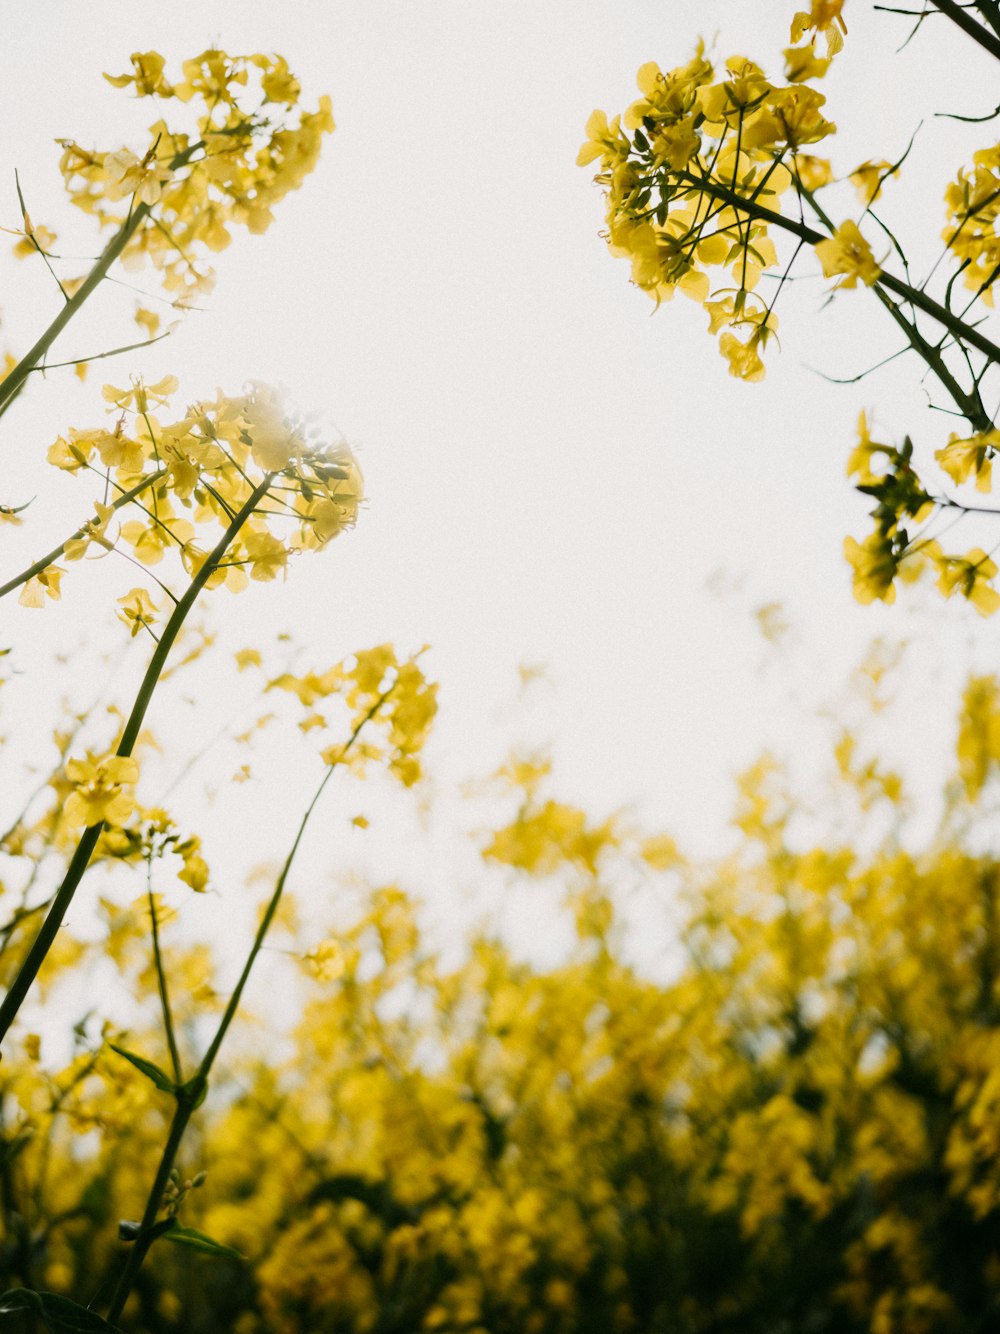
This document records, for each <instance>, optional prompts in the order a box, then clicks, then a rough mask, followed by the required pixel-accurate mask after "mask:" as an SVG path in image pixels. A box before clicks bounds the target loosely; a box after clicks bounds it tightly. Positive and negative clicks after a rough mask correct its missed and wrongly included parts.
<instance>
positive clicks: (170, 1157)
mask: <svg viewBox="0 0 1000 1334" xmlns="http://www.w3.org/2000/svg"><path fill="white" fill-rule="evenodd" d="M198 1102H199V1098H198V1095H197V1092H196V1091H195V1090H194V1089H192V1088H190V1087H189V1086H188V1085H184V1086H183V1087H182V1088H180V1089H178V1091H177V1106H176V1107H175V1108H174V1115H173V1119H172V1120H171V1122H170V1132H169V1134H168V1135H167V1142H166V1144H165V1145H164V1146H163V1153H162V1154H161V1155H160V1165H159V1167H158V1168H157V1170H156V1176H155V1178H154V1179H153V1184H152V1186H151V1188H150V1191H149V1197H148V1198H147V1200H146V1208H145V1210H144V1211H143V1215H142V1221H141V1222H140V1224H139V1235H138V1236H137V1237H136V1239H135V1241H134V1242H133V1244H132V1248H131V1250H130V1251H129V1256H128V1259H127V1260H126V1262H125V1268H124V1269H123V1270H122V1273H121V1277H120V1278H119V1280H118V1286H117V1287H116V1288H115V1295H114V1297H113V1298H112V1299H111V1306H110V1307H109V1309H108V1315H107V1319H108V1322H109V1324H112V1325H113V1324H114V1323H115V1322H116V1321H117V1319H118V1317H119V1316H120V1315H121V1313H122V1311H123V1309H124V1307H125V1303H126V1302H127V1301H128V1298H129V1293H130V1292H131V1291H132V1284H133V1283H134V1282H135V1276H136V1274H138V1272H139V1270H140V1268H141V1267H142V1262H143V1260H145V1258H146V1256H147V1254H148V1253H149V1248H150V1247H151V1246H152V1244H153V1242H154V1241H155V1240H156V1235H157V1234H156V1231H155V1224H156V1215H157V1214H158V1213H159V1212H160V1201H161V1200H162V1199H163V1192H164V1191H165V1190H166V1188H167V1182H168V1181H169V1180H170V1173H171V1171H172V1170H173V1166H174V1161H175V1159H176V1157H177V1151H178V1149H179V1148H180V1146H181V1140H182V1139H183V1138H184V1132H185V1131H186V1130H187V1128H188V1122H189V1121H190V1120H191V1116H192V1114H193V1113H194V1110H195V1108H196V1106H197V1105H198Z"/></svg>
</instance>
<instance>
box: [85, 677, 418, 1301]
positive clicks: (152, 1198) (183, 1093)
mask: <svg viewBox="0 0 1000 1334" xmlns="http://www.w3.org/2000/svg"><path fill="white" fill-rule="evenodd" d="M393 689H394V686H390V687H389V689H388V690H386V691H383V693H382V694H381V695H379V697H378V698H377V699H376V701H375V703H374V704H373V705H372V706H371V708H370V709H369V710H368V711H367V712H366V713H365V714H364V715H363V716H362V717H361V718H360V719H359V720H358V721H357V723H355V725H354V728H353V730H352V732H351V735H350V736H349V737H348V739H347V741H346V742H345V743H344V745H343V747H342V748H341V751H340V754H339V755H338V756H337V759H336V760H335V761H334V762H333V763H332V764H330V765H328V766H327V770H326V773H324V775H323V777H322V779H321V781H320V783H319V786H318V787H317V788H316V791H315V793H314V794H313V798H312V800H311V801H310V803H309V805H308V806H307V807H306V810H305V813H304V814H303V816H302V819H301V820H300V821H299V827H298V830H297V832H296V834H295V838H294V840H293V841H292V846H291V848H290V849H289V852H288V856H287V857H286V858H285V864H284V866H282V868H281V874H280V875H279V876H278V879H277V881H276V882H275V886H274V890H273V892H272V894H271V898H270V900H269V902H268V905H267V908H266V909H265V911H264V915H263V917H262V918H261V921H260V925H259V926H258V928H257V934H256V935H255V936H254V941H253V945H252V946H251V947H250V953H249V954H248V955H247V960H246V963H245V964H244V965H243V971H242V972H241V973H240V977H239V981H238V982H237V983H236V986H235V987H234V989H233V993H232V995H231V996H230V997H229V1003H228V1004H227V1005H226V1009H225V1012H224V1013H223V1015H222V1018H221V1019H220V1020H219V1027H218V1028H217V1029H216V1033H215V1037H214V1038H213V1039H212V1041H211V1043H210V1044H209V1047H208V1050H207V1051H206V1052H205V1055H204V1056H203V1057H202V1060H201V1064H200V1065H199V1066H198V1071H197V1073H196V1074H195V1075H194V1076H193V1077H192V1078H191V1079H189V1080H188V1081H187V1083H185V1084H182V1085H181V1086H180V1087H179V1088H178V1090H177V1093H176V1095H175V1096H176V1098H177V1108H176V1110H175V1111H174V1117H173V1121H172V1122H171V1124H170V1133H169V1135H168V1136H167V1142H166V1144H165V1145H164V1148H163V1153H162V1155H161V1157H160V1165H159V1167H158V1168H157V1172H156V1177H155V1179H154V1181H153V1185H152V1187H151V1189H150V1192H149V1196H148V1198H147V1200H146V1208H145V1212H144V1213H143V1216H142V1222H141V1223H140V1225H139V1235H138V1237H137V1239H136V1241H135V1243H134V1245H133V1247H132V1250H131V1251H130V1252H129V1257H128V1260H127V1261H126V1262H125V1268H124V1269H123V1270H122V1274H121V1278H119V1280H118V1285H117V1287H116V1289H115V1295H114V1298H113V1300H112V1303H111V1307H110V1309H109V1311H108V1316H107V1318H108V1320H109V1321H110V1322H111V1323H112V1324H113V1323H114V1322H115V1320H117V1319H118V1317H119V1316H120V1315H121V1313H122V1310H123V1308H124V1306H125V1303H126V1302H127V1301H128V1298H129V1293H130V1292H131V1291H132V1286H133V1284H134V1283H135V1279H136V1275H137V1274H138V1272H139V1269H140V1268H141V1266H142V1262H143V1260H144V1259H145V1258H146V1255H147V1254H148V1252H149V1248H150V1247H151V1246H152V1244H153V1242H154V1241H155V1240H156V1238H157V1235H158V1234H157V1232H156V1216H157V1214H158V1213H159V1212H160V1206H161V1203H162V1200H163V1192H164V1191H165V1190H166V1186H167V1182H168V1181H169V1179H170V1172H171V1169H172V1168H173V1165H174V1160H175V1159H176V1157H177V1151H178V1149H179V1148H180V1143H181V1139H182V1137H183V1135H184V1131H185V1130H186V1129H187V1124H188V1122H189V1121H190V1119H191V1114H192V1113H193V1112H194V1110H195V1109H196V1108H197V1107H198V1106H199V1105H200V1103H201V1101H202V1099H203V1098H204V1096H205V1093H206V1092H207V1090H208V1077H209V1075H210V1074H211V1072H212V1066H213V1065H214V1064H215V1058H216V1057H217V1056H218V1054H219V1049H220V1047H221V1046H222V1043H223V1041H224V1039H225V1036H226V1033H227V1032H228V1031H229V1027H230V1025H231V1024H232V1022H233V1020H234V1019H235V1017H236V1012H237V1010H238V1009H239V1004H240V1000H241V999H242V997H243V992H244V990H245V988H246V984H247V982H248V981H249V978H250V973H251V971H252V969H253V966H254V964H255V962H256V961H257V956H258V955H259V954H260V952H261V950H262V949H263V947H264V941H265V939H266V937H267V933H268V931H269V930H270V927H271V923H272V922H273V921H274V916H275V913H276V912H277V911H278V907H279V905H280V903H281V896H282V894H283V893H284V890H285V883H286V881H287V880H288V875H289V872H290V871H291V869H292V863H293V862H294V861H295V856H296V854H297V852H298V850H299V845H300V843H301V842H302V838H303V835H304V834H305V832H306V827H307V825H308V824H309V820H310V817H311V816H312V813H313V811H314V810H315V809H316V805H317V803H318V801H319V799H320V797H321V796H322V795H323V792H324V789H325V788H326V785H327V783H329V781H330V779H331V778H332V776H333V772H334V770H335V769H336V768H337V765H338V764H340V763H342V762H343V760H344V758H345V757H346V756H347V754H348V753H349V751H350V750H351V747H352V746H353V745H354V743H355V741H357V739H358V737H359V736H360V735H361V732H362V730H363V729H364V728H365V727H366V726H367V725H368V723H369V722H370V721H371V720H372V718H374V717H375V715H376V713H378V711H379V709H381V707H382V705H383V704H384V703H385V702H386V700H387V699H388V698H389V696H390V695H391V694H392V691H393Z"/></svg>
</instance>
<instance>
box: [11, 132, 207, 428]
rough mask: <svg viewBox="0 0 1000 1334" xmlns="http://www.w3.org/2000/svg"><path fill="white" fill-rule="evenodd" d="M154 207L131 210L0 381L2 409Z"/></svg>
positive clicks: (189, 152)
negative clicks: (74, 289)
mask: <svg viewBox="0 0 1000 1334" xmlns="http://www.w3.org/2000/svg"><path fill="white" fill-rule="evenodd" d="M203 147H204V145H203V144H202V143H200V142H199V143H197V144H192V145H191V146H190V148H186V149H185V150H184V151H183V152H182V153H177V154H176V155H175V156H174V158H173V159H172V160H171V163H170V170H171V171H176V170H177V169H178V168H179V167H183V166H185V165H186V163H187V162H189V161H190V159H191V158H192V156H193V155H194V154H195V153H196V152H197V151H198V150H199V149H201V148H203ZM133 202H134V200H133ZM151 207H152V206H151V205H150V204H140V205H139V206H138V208H134V209H132V211H131V212H130V213H129V216H128V218H126V220H125V221H124V222H123V223H122V225H121V226H120V227H119V229H118V231H117V232H116V233H115V235H114V236H113V237H112V238H111V240H110V241H109V242H108V244H107V245H106V246H105V247H104V249H103V251H102V252H101V254H100V256H99V257H98V259H97V262H96V263H95V264H94V267H93V268H92V269H91V270H90V272H89V273H88V274H87V277H86V278H85V279H84V281H83V284H82V285H81V287H80V289H79V291H77V292H76V293H75V294H74V295H73V296H72V297H71V298H70V299H69V300H68V301H67V302H66V303H65V305H64V306H63V307H62V309H61V310H60V311H59V313H58V314H57V315H56V317H55V319H54V320H53V321H52V323H51V324H50V325H49V327H48V328H47V329H46V330H45V332H44V333H43V334H42V336H41V337H40V338H39V339H38V341H37V342H36V343H35V345H34V346H33V347H32V348H30V349H29V350H28V351H27V352H26V353H25V354H24V356H23V357H22V358H21V360H20V361H19V362H18V363H17V365H16V366H15V367H14V369H13V370H12V371H11V372H10V374H9V375H8V376H7V377H6V378H5V379H4V380H3V381H2V382H0V411H2V409H3V406H4V404H5V403H7V402H8V401H9V400H10V399H12V398H13V397H14V395H15V394H17V393H19V392H20V390H21V388H22V386H23V385H24V382H25V380H26V379H27V378H28V376H29V375H30V374H31V372H32V371H33V370H34V369H35V368H36V367H37V365H38V363H39V362H40V361H41V360H42V358H43V357H44V356H45V354H46V352H48V350H49V348H50V347H51V346H52V344H53V343H54V342H55V340H56V339H57V338H58V337H59V335H60V334H61V333H62V331H63V329H65V327H66V325H67V324H69V322H70V320H71V319H72V318H73V316H74V315H75V314H76V313H77V311H78V310H79V309H80V308H81V306H82V305H83V304H84V302H85V301H86V300H87V298H88V297H89V296H90V295H91V294H92V293H93V291H94V289H95V288H96V287H97V286H98V284H99V283H100V282H101V281H102V280H103V279H104V278H105V276H106V275H107V272H108V270H109V269H110V268H111V266H112V264H113V263H114V262H115V260H116V259H117V258H118V256H119V255H120V254H121V253H122V251H123V250H124V249H125V247H126V246H127V245H128V243H129V241H130V240H131V239H132V237H133V236H134V234H135V233H136V231H137V230H138V229H139V227H140V226H141V225H142V223H143V222H145V220H146V218H147V217H148V216H149V214H150V210H151Z"/></svg>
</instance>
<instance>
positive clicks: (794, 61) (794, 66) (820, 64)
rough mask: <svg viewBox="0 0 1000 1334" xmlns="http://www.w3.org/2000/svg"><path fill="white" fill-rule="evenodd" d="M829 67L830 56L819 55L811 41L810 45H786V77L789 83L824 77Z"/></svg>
mask: <svg viewBox="0 0 1000 1334" xmlns="http://www.w3.org/2000/svg"><path fill="white" fill-rule="evenodd" d="M829 68H830V57H829V56H826V57H825V58H824V57H823V56H818V55H817V54H816V48H815V47H814V46H813V45H812V44H811V43H810V44H809V45H808V46H787V47H785V78H786V79H787V80H788V82H789V83H802V82H803V80H805V79H822V77H823V75H824V74H825V73H826V72H827V70H828V69H829Z"/></svg>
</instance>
